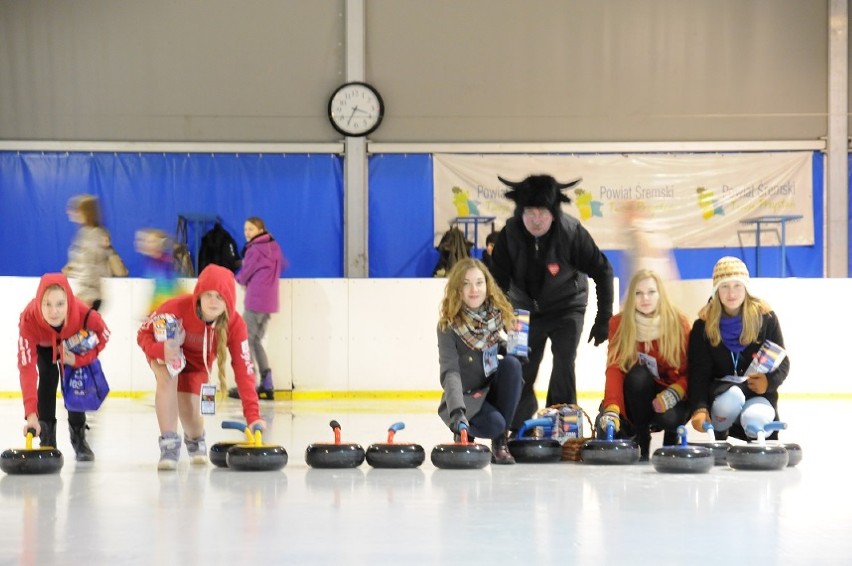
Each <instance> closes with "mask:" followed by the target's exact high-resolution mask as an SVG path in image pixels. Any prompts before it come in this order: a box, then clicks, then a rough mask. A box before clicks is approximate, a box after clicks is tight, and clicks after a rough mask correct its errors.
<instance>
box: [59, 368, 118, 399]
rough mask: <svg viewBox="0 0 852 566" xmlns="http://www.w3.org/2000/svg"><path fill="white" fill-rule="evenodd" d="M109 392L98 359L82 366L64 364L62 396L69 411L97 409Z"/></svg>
mask: <svg viewBox="0 0 852 566" xmlns="http://www.w3.org/2000/svg"><path fill="white" fill-rule="evenodd" d="M108 394H109V384H108V383H107V380H106V376H105V375H104V371H103V369H101V362H100V360H95V361H94V362H92V363H90V364H89V365H86V366H82V367H78V368H75V367H71V366H65V375H64V376H63V378H62V397H64V399H65V408H66V409H68V410H69V411H77V412H82V411H97V410H98V409H99V408H100V406H101V403H103V402H104V399H106V397H107V395H108Z"/></svg>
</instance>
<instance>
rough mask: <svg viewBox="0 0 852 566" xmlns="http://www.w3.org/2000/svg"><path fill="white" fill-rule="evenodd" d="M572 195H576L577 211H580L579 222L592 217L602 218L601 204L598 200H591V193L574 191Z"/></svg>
mask: <svg viewBox="0 0 852 566" xmlns="http://www.w3.org/2000/svg"><path fill="white" fill-rule="evenodd" d="M574 194H575V195H577V210H579V211H580V220H588V219H589V218H591V217H593V216H598V217H603V212H602V211H601V208H603V203H602V202H601V201H599V200H592V193H587V192H586V191H584V190H583V189H574Z"/></svg>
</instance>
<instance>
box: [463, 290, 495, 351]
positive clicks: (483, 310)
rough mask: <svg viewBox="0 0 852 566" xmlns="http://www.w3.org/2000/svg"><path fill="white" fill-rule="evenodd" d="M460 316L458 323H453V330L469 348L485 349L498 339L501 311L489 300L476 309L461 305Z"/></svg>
mask: <svg viewBox="0 0 852 566" xmlns="http://www.w3.org/2000/svg"><path fill="white" fill-rule="evenodd" d="M461 318H462V322H461V324H460V325H457V324H454V325H453V332H455V333H456V334H458V336H459V338H461V339H462V340H463V341H464V343H465V344H467V346H468V347H469V348H471V349H473V350H485V349H487V348H490V347H491V346H493V345H494V344H496V343H497V342H499V341H500V330H501V329H502V328H503V313H501V312H500V309H498V308H496V307H494V306H493V305H492V304H491V301H486V302H485V303H484V304H483V305H482V306H481V307H479V308H478V309H476V310H471V309H469V308H467V307H462V317H461Z"/></svg>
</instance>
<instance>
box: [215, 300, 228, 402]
mask: <svg viewBox="0 0 852 566" xmlns="http://www.w3.org/2000/svg"><path fill="white" fill-rule="evenodd" d="M215 329H216V367H217V368H218V369H219V391H220V393H222V394H223V395H224V393H225V392H226V391H227V390H228V383H227V380H226V379H225V368H226V362H227V361H228V311H227V310H225V311H224V312H223V313H222V314H220V315H219V317H218V318H217V319H216V324H215Z"/></svg>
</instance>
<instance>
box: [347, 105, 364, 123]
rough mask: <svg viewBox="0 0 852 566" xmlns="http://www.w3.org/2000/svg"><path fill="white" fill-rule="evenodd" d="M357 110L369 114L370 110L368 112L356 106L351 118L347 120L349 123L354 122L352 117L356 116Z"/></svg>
mask: <svg viewBox="0 0 852 566" xmlns="http://www.w3.org/2000/svg"><path fill="white" fill-rule="evenodd" d="M356 112H361V113H362V114H369V112H367V111H366V110H361V109H360V108H358V107H357V106H356V107H355V108H353V109H352V114H350V115H349V120H347V121H346V123H347V124H351V123H352V118H354V117H355V113H356Z"/></svg>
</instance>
